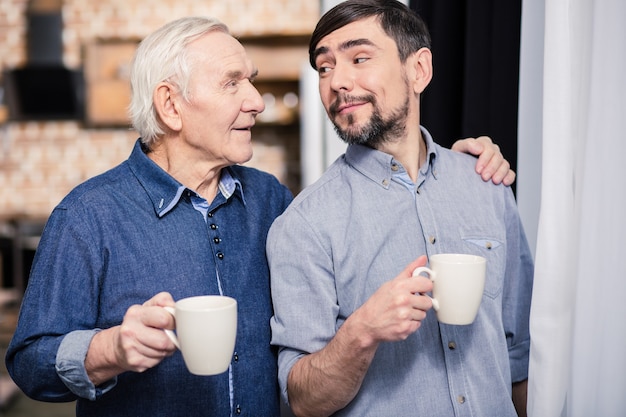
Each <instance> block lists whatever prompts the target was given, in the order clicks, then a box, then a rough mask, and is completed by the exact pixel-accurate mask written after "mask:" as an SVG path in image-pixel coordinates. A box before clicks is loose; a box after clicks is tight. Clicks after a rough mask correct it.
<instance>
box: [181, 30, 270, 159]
mask: <svg viewBox="0 0 626 417" xmlns="http://www.w3.org/2000/svg"><path fill="white" fill-rule="evenodd" d="M189 53H190V57H191V62H192V75H191V79H190V84H189V93H190V94H189V98H190V102H189V103H186V102H183V104H182V108H181V113H182V121H183V126H182V136H183V139H184V140H185V141H186V142H187V144H188V145H189V146H191V147H193V148H194V149H196V150H197V151H199V152H201V153H203V154H204V155H205V156H206V158H205V159H207V160H211V161H216V162H217V163H218V165H220V166H229V165H234V164H242V163H244V162H247V161H249V160H250V158H251V157H252V143H251V136H252V135H251V131H250V130H251V128H252V126H254V123H255V117H256V115H257V114H259V113H261V112H262V111H263V110H264V108H265V105H264V103H263V99H262V97H261V95H260V94H259V92H258V91H257V89H256V88H255V87H254V86H253V85H252V81H253V79H254V77H255V76H256V73H257V71H256V68H255V67H254V66H253V64H252V62H251V61H250V60H249V59H248V57H247V55H246V52H245V50H244V48H243V46H242V45H241V44H240V43H239V42H238V41H237V40H236V39H235V38H233V37H232V36H231V35H228V34H226V33H222V32H211V33H208V34H206V35H204V36H203V37H201V38H199V39H197V40H195V41H194V42H192V43H191V44H190V45H189Z"/></svg>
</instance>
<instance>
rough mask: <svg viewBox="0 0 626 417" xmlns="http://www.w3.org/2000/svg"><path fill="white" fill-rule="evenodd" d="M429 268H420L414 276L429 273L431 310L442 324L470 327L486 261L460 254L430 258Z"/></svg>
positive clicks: (477, 305)
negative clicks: (431, 288)
mask: <svg viewBox="0 0 626 417" xmlns="http://www.w3.org/2000/svg"><path fill="white" fill-rule="evenodd" d="M429 264H430V268H427V267H424V266H422V267H419V268H416V269H415V271H413V276H417V275H420V274H422V273H426V274H428V276H429V277H430V279H431V280H432V281H433V296H432V300H433V308H434V309H435V311H436V312H437V320H439V322H441V323H445V324H458V325H464V324H471V323H472V322H473V321H474V319H475V318H476V314H477V313H478V308H479V307H480V302H481V300H482V295H483V290H484V288H485V273H486V264H487V260H486V259H485V258H483V257H482V256H477V255H466V254H460V253H447V254H443V253H442V254H437V255H432V256H431V257H430V258H429Z"/></svg>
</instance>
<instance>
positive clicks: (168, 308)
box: [163, 306, 180, 350]
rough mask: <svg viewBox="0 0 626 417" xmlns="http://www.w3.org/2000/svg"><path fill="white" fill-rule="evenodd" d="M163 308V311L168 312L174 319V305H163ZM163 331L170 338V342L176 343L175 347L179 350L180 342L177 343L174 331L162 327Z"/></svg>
mask: <svg viewBox="0 0 626 417" xmlns="http://www.w3.org/2000/svg"><path fill="white" fill-rule="evenodd" d="M163 308H164V309H165V311H167V312H168V313H170V314H171V315H172V316H173V317H174V319H176V309H175V308H174V307H169V306H167V307H163ZM163 331H164V332H165V334H166V335H167V337H169V338H170V340H171V341H172V343H174V344H175V345H176V347H177V348H178V349H179V350H180V343H178V337H176V333H174V332H173V331H171V330H169V329H163Z"/></svg>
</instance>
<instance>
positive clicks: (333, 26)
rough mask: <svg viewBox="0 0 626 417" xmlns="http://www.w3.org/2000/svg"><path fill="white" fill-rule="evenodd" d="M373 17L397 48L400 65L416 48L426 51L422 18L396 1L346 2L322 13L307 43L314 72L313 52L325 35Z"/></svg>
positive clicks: (427, 40)
mask: <svg viewBox="0 0 626 417" xmlns="http://www.w3.org/2000/svg"><path fill="white" fill-rule="evenodd" d="M372 16H376V17H377V18H378V21H379V23H380V26H381V27H382V29H383V31H384V32H385V33H386V34H387V35H388V36H389V37H390V38H392V39H393V40H394V41H395V42H396V45H397V47H398V53H399V55H400V61H401V62H405V61H406V59H407V58H408V57H409V55H411V54H412V53H414V52H417V51H418V50H419V49H420V48H430V34H429V33H428V28H427V27H426V23H424V21H423V20H422V18H421V17H420V16H419V15H418V14H417V13H415V12H414V11H413V10H411V9H409V8H408V7H407V6H406V5H404V4H403V3H401V2H399V1H396V0H347V1H344V2H343V3H339V4H338V5H337V6H335V7H333V8H332V9H330V10H329V11H328V12H326V13H325V14H324V15H323V16H322V17H321V19H320V20H319V22H317V25H316V26H315V30H314V31H313V34H311V39H310V41H309V63H310V64H311V66H312V67H313V68H314V69H316V68H315V48H316V46H317V44H318V43H319V41H320V40H321V39H322V38H323V37H324V36H326V35H328V34H329V33H332V32H334V31H335V30H337V29H339V28H342V27H344V26H346V25H347V24H350V23H353V22H356V21H358V20H362V19H367V18H369V17H372Z"/></svg>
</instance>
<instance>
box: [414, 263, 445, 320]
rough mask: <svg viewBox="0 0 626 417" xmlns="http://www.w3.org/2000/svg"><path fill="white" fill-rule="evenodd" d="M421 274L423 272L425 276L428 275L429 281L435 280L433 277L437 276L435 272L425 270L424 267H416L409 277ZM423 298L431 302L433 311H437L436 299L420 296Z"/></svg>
mask: <svg viewBox="0 0 626 417" xmlns="http://www.w3.org/2000/svg"><path fill="white" fill-rule="evenodd" d="M423 272H425V273H426V274H428V278H430V280H431V281H434V280H435V277H436V276H437V273H436V272H435V271H433V270H432V269H430V268H426V267H425V266H420V267H417V268H415V269H414V270H413V274H412V275H411V276H414V277H416V276H418V275H420V274H422V273H423ZM422 295H423V296H425V297H428V298H430V300H431V301H432V302H433V308H434V309H435V311H439V301H437V299H436V298H433V297H430V296H428V295H426V294H422Z"/></svg>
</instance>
